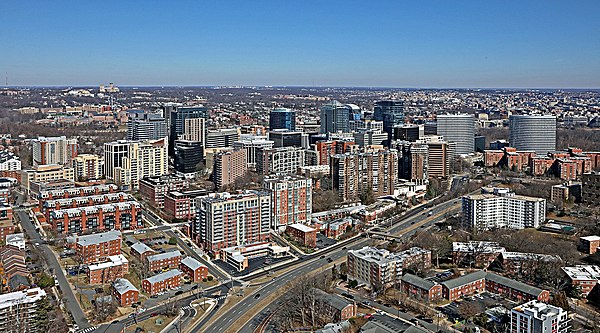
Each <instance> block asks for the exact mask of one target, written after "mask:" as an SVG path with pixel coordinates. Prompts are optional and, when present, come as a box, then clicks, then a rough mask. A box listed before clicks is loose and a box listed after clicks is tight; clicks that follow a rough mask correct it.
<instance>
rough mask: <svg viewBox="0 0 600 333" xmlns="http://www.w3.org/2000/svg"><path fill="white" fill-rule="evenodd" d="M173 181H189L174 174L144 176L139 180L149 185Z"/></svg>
mask: <svg viewBox="0 0 600 333" xmlns="http://www.w3.org/2000/svg"><path fill="white" fill-rule="evenodd" d="M174 181H180V182H189V180H187V179H186V178H185V177H184V176H178V175H176V174H168V175H163V176H154V177H144V178H142V179H141V180H140V183H148V184H151V185H163V184H168V183H172V182H174Z"/></svg>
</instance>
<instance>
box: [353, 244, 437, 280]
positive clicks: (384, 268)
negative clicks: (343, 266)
mask: <svg viewBox="0 0 600 333" xmlns="http://www.w3.org/2000/svg"><path fill="white" fill-rule="evenodd" d="M347 260H348V261H347V263H348V279H350V280H357V281H358V282H359V283H364V284H367V285H368V286H369V287H371V288H375V289H380V288H383V287H385V286H391V285H394V284H397V283H400V280H401V278H402V270H403V269H404V268H408V267H411V266H413V265H419V266H421V267H422V268H429V267H431V251H429V250H425V249H422V248H419V247H413V248H410V249H408V250H405V251H402V252H396V253H391V252H389V251H387V250H383V249H377V248H374V247H368V246H366V247H363V248H362V249H360V250H350V251H348V259H347Z"/></svg>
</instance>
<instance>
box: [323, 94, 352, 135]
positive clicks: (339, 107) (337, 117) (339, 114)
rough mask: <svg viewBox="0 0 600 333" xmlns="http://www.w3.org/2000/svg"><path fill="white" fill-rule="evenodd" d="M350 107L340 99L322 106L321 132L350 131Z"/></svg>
mask: <svg viewBox="0 0 600 333" xmlns="http://www.w3.org/2000/svg"><path fill="white" fill-rule="evenodd" d="M349 121H350V108H349V107H348V106H346V105H344V104H342V103H340V102H338V101H332V102H331V103H327V104H325V105H323V106H322V107H321V133H336V132H343V133H346V132H348V127H349V126H348V124H349Z"/></svg>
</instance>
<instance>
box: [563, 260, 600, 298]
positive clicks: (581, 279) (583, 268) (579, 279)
mask: <svg viewBox="0 0 600 333" xmlns="http://www.w3.org/2000/svg"><path fill="white" fill-rule="evenodd" d="M562 269H563V271H564V272H565V274H566V275H567V277H568V279H569V282H570V283H571V285H573V286H574V287H579V288H580V289H581V295H582V296H584V297H586V296H587V294H589V293H590V291H592V289H594V287H596V285H597V284H598V282H599V281H600V267H598V266H595V265H576V266H573V267H563V268H562Z"/></svg>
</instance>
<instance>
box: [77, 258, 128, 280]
mask: <svg viewBox="0 0 600 333" xmlns="http://www.w3.org/2000/svg"><path fill="white" fill-rule="evenodd" d="M128 272H129V261H128V260H127V259H126V258H125V257H124V256H123V255H122V254H119V255H116V256H110V257H108V261H105V262H101V263H98V264H93V265H89V266H88V268H87V274H88V280H89V282H90V284H97V283H107V282H112V281H114V280H116V279H118V278H122V277H124V276H125V275H126V274H127V273H128Z"/></svg>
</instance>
